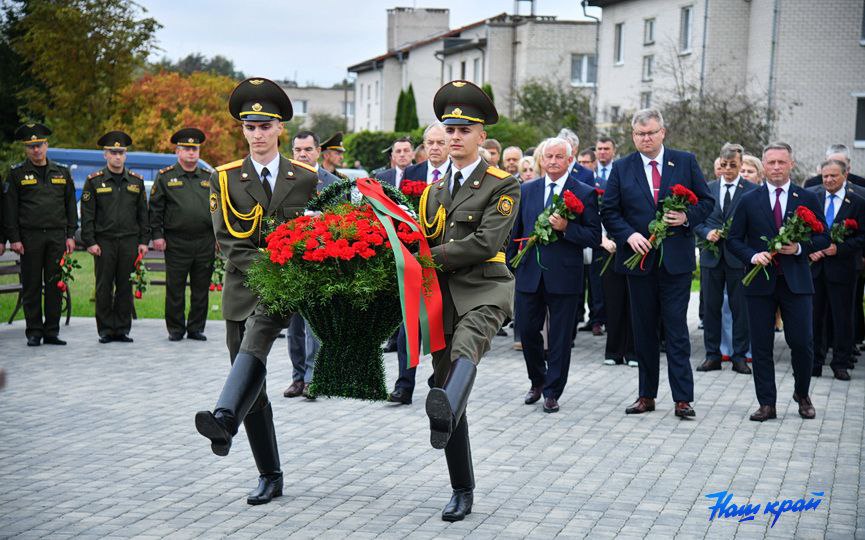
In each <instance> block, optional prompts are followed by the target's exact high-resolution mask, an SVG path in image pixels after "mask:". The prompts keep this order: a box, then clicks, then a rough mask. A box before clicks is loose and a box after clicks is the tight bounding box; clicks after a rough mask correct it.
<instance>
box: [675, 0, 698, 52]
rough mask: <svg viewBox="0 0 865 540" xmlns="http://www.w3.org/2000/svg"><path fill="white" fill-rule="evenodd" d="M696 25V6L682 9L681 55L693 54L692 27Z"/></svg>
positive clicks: (680, 21)
mask: <svg viewBox="0 0 865 540" xmlns="http://www.w3.org/2000/svg"><path fill="white" fill-rule="evenodd" d="M693 23H694V6H686V7H683V8H682V11H681V15H680V19H679V53H680V54H686V53H689V52H691V27H692V26H693Z"/></svg>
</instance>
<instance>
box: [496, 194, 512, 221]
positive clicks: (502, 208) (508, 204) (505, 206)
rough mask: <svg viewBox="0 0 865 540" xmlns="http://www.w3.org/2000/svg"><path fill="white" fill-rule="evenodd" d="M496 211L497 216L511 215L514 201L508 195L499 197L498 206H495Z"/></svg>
mask: <svg viewBox="0 0 865 540" xmlns="http://www.w3.org/2000/svg"><path fill="white" fill-rule="evenodd" d="M496 210H498V211H499V214H501V215H503V216H509V215H511V212H513V211H514V199H513V197H511V196H509V195H502V196H501V197H499V204H497V205H496Z"/></svg>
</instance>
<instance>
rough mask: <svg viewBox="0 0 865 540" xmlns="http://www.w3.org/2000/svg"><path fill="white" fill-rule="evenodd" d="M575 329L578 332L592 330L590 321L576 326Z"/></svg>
mask: <svg viewBox="0 0 865 540" xmlns="http://www.w3.org/2000/svg"><path fill="white" fill-rule="evenodd" d="M577 331H578V332H591V331H592V325H591V324H590V323H586V324H584V325H583V326H581V327H579V328H577Z"/></svg>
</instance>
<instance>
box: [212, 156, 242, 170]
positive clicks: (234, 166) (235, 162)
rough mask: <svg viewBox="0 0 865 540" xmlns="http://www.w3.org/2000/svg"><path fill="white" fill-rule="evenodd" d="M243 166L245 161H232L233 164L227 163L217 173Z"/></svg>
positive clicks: (218, 168)
mask: <svg viewBox="0 0 865 540" xmlns="http://www.w3.org/2000/svg"><path fill="white" fill-rule="evenodd" d="M241 165H243V160H242V159H238V160H237V161H232V162H231V163H226V164H225V165H220V166H219V167H217V168H216V170H217V171H227V170H229V169H236V168H238V167H240V166H241Z"/></svg>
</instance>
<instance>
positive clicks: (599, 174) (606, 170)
mask: <svg viewBox="0 0 865 540" xmlns="http://www.w3.org/2000/svg"><path fill="white" fill-rule="evenodd" d="M612 170H613V163H612V162H610V163H609V164H607V165H601V162H600V161H599V162H598V170H597V171H596V172H595V178H601V179H603V180H609V179H610V171H612Z"/></svg>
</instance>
